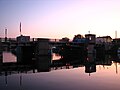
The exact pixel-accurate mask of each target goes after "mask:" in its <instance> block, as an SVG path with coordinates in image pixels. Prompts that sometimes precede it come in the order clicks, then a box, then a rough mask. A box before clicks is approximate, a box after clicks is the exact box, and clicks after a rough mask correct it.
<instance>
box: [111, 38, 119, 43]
mask: <svg viewBox="0 0 120 90" xmlns="http://www.w3.org/2000/svg"><path fill="white" fill-rule="evenodd" d="M112 42H113V43H115V44H119V43H120V38H115V39H113V41H112Z"/></svg>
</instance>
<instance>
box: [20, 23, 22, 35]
mask: <svg viewBox="0 0 120 90" xmlns="http://www.w3.org/2000/svg"><path fill="white" fill-rule="evenodd" d="M21 35H22V34H21V22H20V36H21Z"/></svg>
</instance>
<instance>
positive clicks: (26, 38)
mask: <svg viewBox="0 0 120 90" xmlns="http://www.w3.org/2000/svg"><path fill="white" fill-rule="evenodd" d="M17 42H19V43H26V42H30V36H23V35H21V36H18V37H17Z"/></svg>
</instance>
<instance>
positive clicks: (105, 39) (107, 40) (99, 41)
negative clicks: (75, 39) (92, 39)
mask: <svg viewBox="0 0 120 90" xmlns="http://www.w3.org/2000/svg"><path fill="white" fill-rule="evenodd" d="M111 42H112V38H111V37H110V36H102V37H97V38H96V44H102V43H111Z"/></svg>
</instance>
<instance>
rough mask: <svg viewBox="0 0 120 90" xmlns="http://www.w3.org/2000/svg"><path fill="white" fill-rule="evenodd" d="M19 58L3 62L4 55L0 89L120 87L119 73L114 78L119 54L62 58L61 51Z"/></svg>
mask: <svg viewBox="0 0 120 90" xmlns="http://www.w3.org/2000/svg"><path fill="white" fill-rule="evenodd" d="M1 56H2V55H1ZM54 57H55V58H54ZM17 59H19V62H3V58H2V57H1V59H0V80H1V82H0V83H1V86H0V90H9V89H15V90H16V89H20V87H22V88H23V89H29V90H33V89H36V90H40V89H42V90H49V89H53V90H56V89H57V90H65V89H72V90H80V89H81V90H88V89H96V90H106V89H109V90H113V89H115V90H119V89H120V88H119V87H118V86H119V85H118V83H119V80H120V79H119V76H116V78H113V77H114V76H115V75H114V74H119V69H120V68H119V66H120V58H119V56H118V55H116V56H111V55H104V56H101V57H100V56H95V55H93V54H88V55H87V56H78V57H74V58H60V56H58V55H57V56H55V55H54V56H53V57H50V56H38V57H36V58H34V59H33V58H32V59H30V61H31V62H32V63H27V62H26V63H22V62H23V61H24V60H25V59H27V58H24V59H23V60H21V59H20V58H19V57H17ZM26 61H29V60H26ZM108 67H110V68H108ZM40 72H41V73H40ZM46 72H49V73H46ZM93 75H94V77H93ZM87 76H90V77H91V78H89V77H87ZM95 77H96V78H95ZM110 81H112V82H110ZM109 82H110V83H109ZM115 83H117V84H116V85H115V86H116V87H113V86H112V84H115ZM19 86H20V87H19ZM102 86H103V87H104V88H103V87H102ZM108 86H109V87H108ZM96 87H97V88H96ZM100 88H101V89H100ZM110 88H112V89H110Z"/></svg>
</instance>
